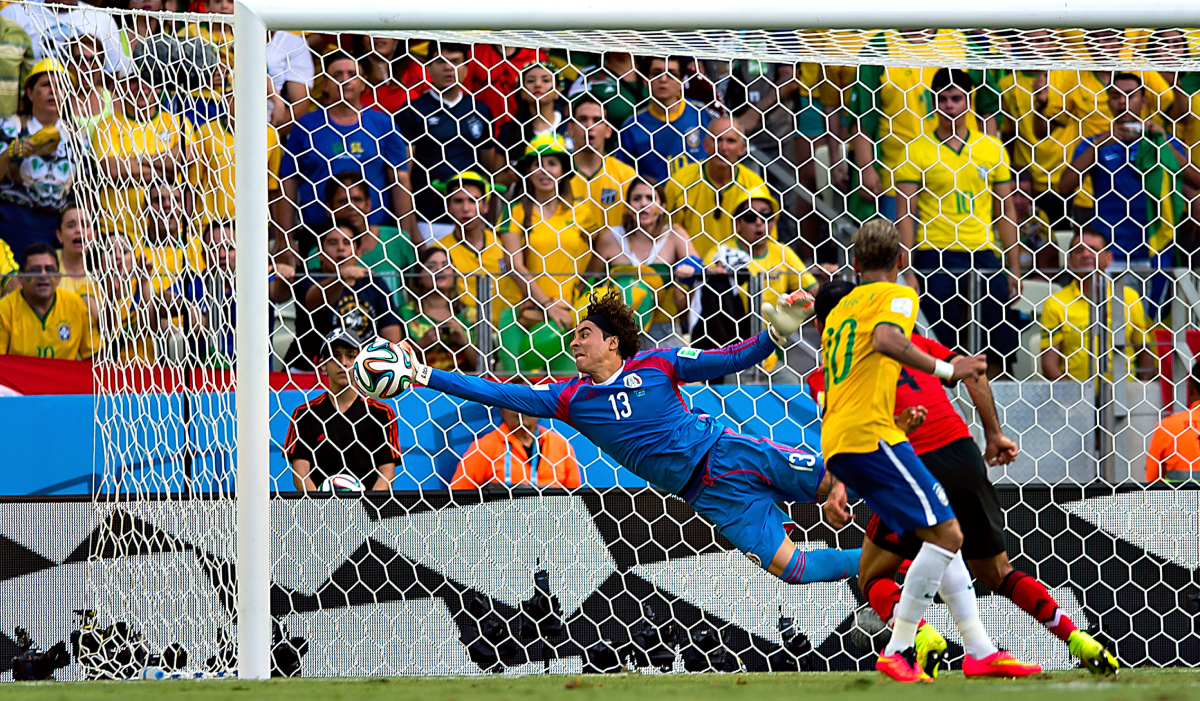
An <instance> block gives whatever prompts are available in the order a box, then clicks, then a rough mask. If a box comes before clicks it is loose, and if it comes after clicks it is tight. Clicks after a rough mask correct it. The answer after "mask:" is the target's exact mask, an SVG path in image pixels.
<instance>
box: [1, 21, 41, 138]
mask: <svg viewBox="0 0 1200 701" xmlns="http://www.w3.org/2000/svg"><path fill="white" fill-rule="evenodd" d="M34 60H35V59H34V58H33V42H32V41H31V40H30V39H29V34H27V33H26V32H25V30H24V29H21V25H19V24H17V23H16V22H14V21H13V20H11V19H8V18H6V17H3V16H0V117H5V116H8V115H10V114H14V113H16V111H17V107H18V105H19V103H20V101H21V87H22V86H23V85H24V84H25V78H26V77H27V76H28V75H29V72H30V71H31V70H32V69H33V64H34Z"/></svg>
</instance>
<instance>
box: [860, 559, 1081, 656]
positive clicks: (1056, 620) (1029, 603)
mask: <svg viewBox="0 0 1200 701" xmlns="http://www.w3.org/2000/svg"><path fill="white" fill-rule="evenodd" d="M1000 593H1001V594H1003V595H1004V596H1007V597H1008V598H1010V599H1012V602H1013V603H1014V604H1016V605H1017V606H1019V607H1021V610H1023V611H1024V612H1025V613H1028V614H1029V615H1030V616H1033V618H1034V620H1036V621H1038V622H1039V623H1041V624H1042V625H1044V626H1046V629H1047V630H1049V631H1050V632H1051V633H1054V635H1055V636H1056V637H1057V638H1058V639H1059V640H1061V641H1063V642H1067V638H1069V637H1071V633H1074V632H1075V623H1074V622H1073V621H1071V619H1070V617H1068V616H1067V614H1065V613H1063V610H1062V609H1061V608H1059V607H1058V602H1057V601H1055V600H1054V597H1053V596H1051V595H1050V592H1049V591H1047V590H1046V587H1045V586H1044V585H1043V584H1042V583H1041V582H1039V581H1037V580H1036V579H1034V578H1033V577H1030V576H1029V575H1027V574H1025V573H1024V572H1021V571H1020V570H1013V571H1012V572H1009V573H1008V576H1006V577H1005V578H1004V581H1003V582H1001V583H1000ZM872 605H873V604H872Z"/></svg>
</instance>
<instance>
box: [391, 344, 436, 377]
mask: <svg viewBox="0 0 1200 701" xmlns="http://www.w3.org/2000/svg"><path fill="white" fill-rule="evenodd" d="M398 345H399V346H400V350H402V351H404V354H403V355H402V356H401V357H404V358H407V364H408V365H410V366H411V368H412V370H411V372H412V380H411V381H412V383H413V384H415V385H417V386H418V387H428V386H429V376H430V375H432V374H433V371H432V369H431V368H430V367H429V366H428V365H426V364H425V363H423V362H421V360H420V359H419V356H417V351H416V350H414V349H413V347H412V346H410V345H409V344H408V341H401V342H400V343H399V344H398Z"/></svg>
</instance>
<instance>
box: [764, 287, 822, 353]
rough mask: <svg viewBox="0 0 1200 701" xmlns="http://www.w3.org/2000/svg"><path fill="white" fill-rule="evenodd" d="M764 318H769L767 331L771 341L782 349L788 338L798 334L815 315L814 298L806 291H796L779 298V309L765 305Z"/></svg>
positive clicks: (768, 304)
mask: <svg viewBox="0 0 1200 701" xmlns="http://www.w3.org/2000/svg"><path fill="white" fill-rule="evenodd" d="M762 312H763V316H765V317H766V318H767V331H768V332H770V334H771V340H772V341H775V345H777V346H779V347H780V348H782V347H783V346H784V344H785V343H787V337H788V336H791V335H792V334H794V333H796V331H798V330H799V329H800V325H801V324H803V323H804V322H806V321H808V318H809V317H811V316H812V315H813V296H812V295H810V294H809V293H807V292H805V291H804V290H796V291H795V292H793V293H791V294H790V295H784V296H783V297H780V298H779V307H778V308H776V307H775V306H773V305H771V304H770V303H766V304H763V306H762Z"/></svg>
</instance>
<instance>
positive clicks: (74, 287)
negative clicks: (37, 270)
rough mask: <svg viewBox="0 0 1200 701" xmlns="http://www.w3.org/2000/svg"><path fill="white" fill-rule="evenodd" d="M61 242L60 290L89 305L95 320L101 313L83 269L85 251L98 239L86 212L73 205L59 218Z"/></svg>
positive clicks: (59, 257) (59, 260)
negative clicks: (73, 294) (72, 293)
mask: <svg viewBox="0 0 1200 701" xmlns="http://www.w3.org/2000/svg"><path fill="white" fill-rule="evenodd" d="M56 233H57V235H58V242H59V244H61V245H62V248H61V249H59V251H58V269H59V272H60V273H62V277H60V278H59V279H58V286H59V288H60V289H63V290H70V291H71V292H74V293H75V294H77V295H79V296H80V297H82V298H83V301H85V302H87V305H88V311H89V312H90V313H91V315H92V318H96V317H97V315H98V314H99V309H97V307H96V298H95V297H94V296H93V295H92V284H91V279H90V278H89V277H88V275H87V272H86V270H85V269H84V264H83V256H84V250H86V249H89V248H91V247H92V246H94V245H95V244H96V241H95V238H96V235H95V233H94V232H93V231H92V227H91V225H90V224H89V223H88V221H87V218H86V217H84V216H83V212H82V211H81V210H80V209H79V207H77V206H75V203H74V202H72V203H70V204H68V205H67V208H66V209H64V210H63V211H62V214H59V215H58V230H57V232H56Z"/></svg>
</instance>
